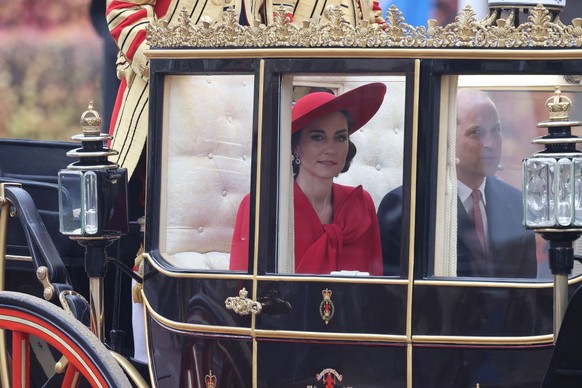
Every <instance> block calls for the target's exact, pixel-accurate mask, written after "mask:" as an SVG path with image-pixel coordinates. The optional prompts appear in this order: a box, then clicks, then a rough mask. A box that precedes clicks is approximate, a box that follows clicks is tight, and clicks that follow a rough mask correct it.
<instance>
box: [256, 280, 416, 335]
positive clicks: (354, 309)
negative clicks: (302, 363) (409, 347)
mask: <svg viewBox="0 0 582 388" xmlns="http://www.w3.org/2000/svg"><path fill="white" fill-rule="evenodd" d="M293 280H294V281H265V282H260V283H259V285H258V288H257V295H258V297H257V300H258V301H260V302H261V303H262V305H263V311H262V312H261V314H260V315H258V316H257V323H256V327H257V329H260V330H278V331H300V332H313V333H352V334H384V335H396V336H400V337H401V338H400V339H401V340H402V338H404V336H405V335H406V300H407V299H406V297H407V286H406V284H400V285H396V284H358V283H350V282H346V283H339V282H337V283H336V282H331V281H328V282H324V281H318V282H312V281H310V282H301V281H298V280H299V279H293Z"/></svg>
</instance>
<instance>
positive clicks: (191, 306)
mask: <svg viewBox="0 0 582 388" xmlns="http://www.w3.org/2000/svg"><path fill="white" fill-rule="evenodd" d="M149 269H150V268H147V270H149ZM146 273H148V272H146ZM149 273H151V274H153V275H152V276H148V277H147V279H146V281H145V282H144V292H145V296H146V298H147V303H148V304H149V306H150V307H151V308H152V309H153V311H155V313H156V314H159V315H160V316H162V317H164V318H165V319H168V320H169V321H171V322H173V324H175V325H180V324H185V323H187V324H193V325H207V326H208V325H211V326H223V327H250V324H251V316H250V315H246V316H240V315H237V314H234V313H233V312H232V311H229V310H227V309H226V308H225V300H226V299H228V298H229V297H231V296H233V295H238V294H239V291H240V290H241V289H243V288H245V289H246V290H252V283H251V282H250V281H246V280H239V279H229V280H225V279H203V278H198V279H193V278H178V277H169V276H164V275H163V274H160V273H155V271H154V270H153V269H152V271H151V272H149Z"/></svg>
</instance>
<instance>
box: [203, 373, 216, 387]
mask: <svg viewBox="0 0 582 388" xmlns="http://www.w3.org/2000/svg"><path fill="white" fill-rule="evenodd" d="M204 384H205V385H206V388H216V376H215V375H213V374H212V369H211V370H210V373H208V374H207V375H206V376H204Z"/></svg>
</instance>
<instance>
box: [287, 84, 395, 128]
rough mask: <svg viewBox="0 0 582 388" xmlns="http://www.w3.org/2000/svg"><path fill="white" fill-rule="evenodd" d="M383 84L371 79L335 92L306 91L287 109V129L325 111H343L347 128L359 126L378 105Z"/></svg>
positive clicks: (323, 113) (375, 110)
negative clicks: (348, 120) (340, 92)
mask: <svg viewBox="0 0 582 388" xmlns="http://www.w3.org/2000/svg"><path fill="white" fill-rule="evenodd" d="M385 94H386V85H384V84H383V83H380V82H374V83H370V84H366V85H363V86H360V87H358V88H355V89H352V90H350V91H348V92H346V93H344V94H341V95H339V96H335V95H333V94H332V93H327V92H315V93H309V94H306V95H305V96H303V97H301V98H300V99H299V100H297V102H296V103H295V105H294V106H293V109H292V111H291V119H292V122H293V123H292V126H291V132H292V133H295V132H297V131H299V130H300V129H302V128H304V127H305V126H307V125H308V124H309V123H310V122H312V121H313V120H316V119H318V118H320V117H322V116H325V115H327V114H330V113H333V112H338V111H345V112H347V113H348V115H349V118H350V123H351V127H350V131H349V133H350V134H351V133H352V132H354V131H357V130H358V129H360V128H362V127H363V126H364V125H365V124H366V123H367V122H368V121H370V119H371V118H372V117H374V115H375V114H376V112H378V109H380V106H381V105H382V101H384V95H385Z"/></svg>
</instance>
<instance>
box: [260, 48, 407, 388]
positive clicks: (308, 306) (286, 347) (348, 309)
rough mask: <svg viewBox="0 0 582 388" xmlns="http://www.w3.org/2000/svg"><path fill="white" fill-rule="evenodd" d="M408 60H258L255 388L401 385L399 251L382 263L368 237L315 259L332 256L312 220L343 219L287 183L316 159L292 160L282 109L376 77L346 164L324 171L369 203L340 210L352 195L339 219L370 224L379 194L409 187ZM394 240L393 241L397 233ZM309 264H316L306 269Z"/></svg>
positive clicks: (403, 346)
mask: <svg viewBox="0 0 582 388" xmlns="http://www.w3.org/2000/svg"><path fill="white" fill-rule="evenodd" d="M414 69H415V62H414V61H412V60H370V61H361V60H354V59H345V58H329V59H309V60H305V59H293V60H284V59H270V60H269V59H267V60H265V72H264V97H263V99H264V103H263V104H262V106H263V109H264V112H263V116H262V117H263V118H264V119H263V124H262V125H263V129H262V131H263V137H262V138H263V140H264V141H263V145H262V148H261V152H260V156H259V157H260V158H261V160H260V162H259V163H260V166H261V174H260V175H261V176H260V179H257V191H256V192H257V194H258V195H259V197H256V198H255V201H256V202H255V213H256V214H257V218H256V220H255V221H258V225H255V230H257V231H258V236H255V242H257V245H255V250H256V256H255V257H254V262H253V260H250V261H249V263H250V265H249V267H250V268H253V270H254V275H255V276H254V281H255V284H256V287H255V289H256V291H255V295H254V297H253V300H254V301H256V302H258V303H260V304H261V306H262V311H261V313H260V314H257V315H256V316H255V322H254V325H253V328H254V331H253V340H254V346H255V349H256V362H255V363H254V366H255V368H256V386H258V387H273V386H277V387H320V386H330V387H364V386H369V387H381V386H386V382H390V386H391V387H405V386H406V384H407V382H406V381H407V352H408V347H407V327H409V326H408V325H407V319H408V317H409V315H410V314H409V311H408V309H409V306H408V304H407V293H408V273H409V271H408V260H405V261H404V262H400V261H399V258H398V259H397V260H396V261H385V260H384V259H383V258H382V256H381V248H380V247H379V246H377V247H376V246H373V245H374V241H372V240H370V241H371V242H370V243H369V245H370V246H366V247H362V248H360V249H361V250H359V251H357V252H354V253H353V256H351V257H350V258H349V260H348V261H347V262H344V263H342V264H338V265H337V266H336V267H333V268H330V267H329V266H328V264H327V263H325V260H328V259H329V260H331V259H330V257H331V256H328V259H325V258H324V257H323V256H322V255H323V253H322V252H321V250H320V249H319V248H320V247H315V245H316V244H318V243H321V240H319V242H318V243H315V244H313V245H312V242H306V240H309V241H310V239H313V238H314V236H313V235H309V233H316V234H318V236H319V235H320V234H321V232H320V231H321V229H322V228H328V227H332V228H336V227H337V228H341V226H338V225H341V222H343V221H339V220H337V219H336V220H335V221H334V222H335V223H336V225H332V226H329V225H325V226H324V225H322V224H321V222H320V220H319V219H318V217H317V216H316V214H315V212H314V209H313V208H312V207H311V205H310V204H309V203H308V202H306V201H308V200H307V199H306V195H305V193H304V192H303V190H301V188H300V186H299V184H298V183H297V179H298V178H297V177H298V176H300V175H301V168H305V169H306V170H305V171H309V169H313V170H316V169H317V167H314V164H316V163H317V156H316V158H315V159H314V160H310V159H309V155H308V153H307V152H305V153H304V156H303V157H301V161H300V162H298V161H297V157H296V156H294V155H293V154H294V153H293V152H292V148H293V149H296V148H295V147H296V144H298V143H297V142H298V141H299V142H301V140H298V139H297V138H293V137H292V136H291V132H292V111H291V109H292V108H291V107H293V106H295V104H297V102H298V101H299V100H300V99H301V98H302V97H304V96H306V95H308V94H311V93H314V92H318V93H331V94H333V95H335V96H340V95H343V94H344V93H349V92H350V91H352V90H354V89H356V88H358V87H361V86H362V85H366V84H369V83H381V84H383V85H385V86H386V90H387V92H386V94H385V97H384V100H383V102H382V104H381V106H380V108H379V110H378V111H377V113H376V114H375V115H373V117H372V118H371V120H370V121H368V122H367V123H366V124H365V125H364V126H363V127H362V128H360V129H359V130H358V131H356V132H354V133H353V134H352V135H351V136H350V140H351V141H352V142H353V143H354V145H355V147H356V149H357V153H356V155H355V157H354V158H353V160H352V162H351V165H350V167H349V170H348V171H347V172H343V173H340V174H339V175H338V176H337V177H335V178H334V179H333V180H334V185H341V186H342V187H344V188H345V189H344V190H347V191H348V192H350V193H351V192H352V190H354V189H353V188H354V187H358V186H360V185H361V186H362V188H363V190H364V191H365V193H368V194H369V198H371V200H370V202H371V203H372V205H371V209H372V210H371V212H369V211H368V210H367V209H366V208H365V207H360V208H359V209H360V210H358V212H359V213H357V214H353V213H352V214H350V210H352V208H351V206H357V205H354V203H357V202H354V203H352V205H349V206H347V207H348V209H344V210H345V211H346V213H345V214H344V215H340V216H338V217H347V218H348V219H349V218H350V217H355V218H356V219H357V220H361V222H365V220H366V219H369V220H370V222H372V223H373V225H374V228H375V229H376V230H378V225H377V218H376V212H377V210H378V207H379V206H380V204H381V203H382V200H383V199H384V197H385V196H386V195H387V194H388V193H390V192H393V191H395V190H396V191H400V192H402V190H403V186H404V187H405V189H404V190H405V192H406V193H407V192H408V190H409V189H410V186H409V182H410V171H411V169H412V166H411V165H410V163H407V162H405V160H407V159H406V157H405V155H409V153H410V152H411V144H412V142H413V133H414V129H413V123H412V122H413V120H412V117H413V109H414V101H415V99H414V87H413V86H414V82H415V78H414ZM353 103H354V104H358V103H359V101H353ZM362 109H365V107H362ZM301 125H302V126H303V125H308V123H303V124H301ZM297 129H301V128H297ZM320 129H321V128H319V127H318V128H316V130H320ZM300 136H303V135H302V134H301V135H300ZM308 136H312V135H308ZM316 136H317V135H316ZM273 150H278V152H277V153H275V152H274V151H273ZM303 150H304V151H305V149H303ZM294 165H298V166H294ZM297 167H299V168H297ZM312 172H313V171H312ZM315 174H317V172H315ZM298 186H299V187H298ZM334 190H335V188H334ZM342 193H343V192H341V191H340V192H336V191H334V194H333V195H334V196H335V197H334V201H336V202H334V206H341V203H342V201H343V200H344V198H343V197H341V195H342ZM368 194H362V195H363V196H365V197H368ZM401 200H402V197H401ZM398 205H399V204H398ZM336 210H337V209H336ZM334 211H335V210H334ZM275 214H276V215H277V217H274V215H275ZM351 221H353V219H352V220H351ZM351 221H346V222H351ZM314 230H315V232H313V231H314ZM344 232H345V231H344V230H342V231H341V233H344ZM346 233H347V232H346ZM406 234H407V233H406ZM392 237H393V238H395V239H398V240H400V234H398V236H392ZM342 238H345V239H349V236H345V237H343V236H342ZM399 242H400V241H399ZM378 243H379V242H378ZM330 244H332V245H333V243H330ZM329 247H330V245H328V248H329ZM330 249H332V248H330ZM339 249H342V247H339ZM375 252H379V256H375V255H377V253H375ZM328 253H329V252H328ZM299 256H301V257H299ZM332 256H333V254H332ZM354 263H357V264H354ZM376 264H379V265H376ZM318 266H319V267H322V266H323V267H325V268H326V269H325V270H321V271H319V270H316V269H313V268H315V267H318Z"/></svg>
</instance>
